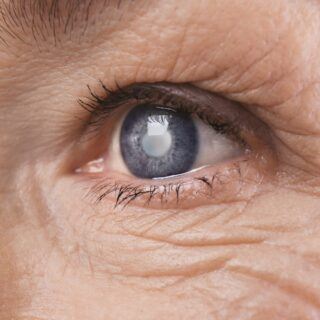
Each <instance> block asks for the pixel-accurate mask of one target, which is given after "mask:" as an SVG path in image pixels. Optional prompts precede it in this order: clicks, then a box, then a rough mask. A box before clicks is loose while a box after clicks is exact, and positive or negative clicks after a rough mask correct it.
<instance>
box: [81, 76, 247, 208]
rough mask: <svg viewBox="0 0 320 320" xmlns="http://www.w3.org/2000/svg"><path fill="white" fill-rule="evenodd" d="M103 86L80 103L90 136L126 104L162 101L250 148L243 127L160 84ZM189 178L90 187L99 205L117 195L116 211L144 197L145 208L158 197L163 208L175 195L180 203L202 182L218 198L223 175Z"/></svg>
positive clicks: (101, 183)
mask: <svg viewBox="0 0 320 320" xmlns="http://www.w3.org/2000/svg"><path fill="white" fill-rule="evenodd" d="M100 86H101V89H102V92H103V94H102V95H99V94H97V93H95V92H94V91H93V90H92V89H91V88H90V86H88V90H89V96H88V97H87V98H85V99H80V100H79V101H78V102H79V104H80V106H81V107H82V108H84V109H85V110H86V111H88V112H89V114H90V119H89V120H88V121H87V122H86V123H85V127H86V128H88V134H89V135H91V134H93V133H95V134H97V133H99V132H100V128H101V127H102V126H103V124H104V123H105V121H106V120H107V119H108V118H109V117H110V116H111V115H112V114H113V113H114V112H115V111H116V110H117V109H119V108H120V107H122V106H123V105H125V104H128V103H129V104H130V105H131V106H132V105H137V104H139V103H142V102H146V101H147V102H149V103H152V102H157V103H159V102H160V103H162V104H163V105H165V106H168V107H169V108H172V109H173V110H175V111H176V112H184V113H188V114H190V115H193V116H194V115H196V116H197V117H198V118H200V119H201V120H202V121H203V122H205V123H206V124H208V125H209V126H211V127H212V128H213V129H214V130H216V131H217V132H220V133H222V134H225V135H228V136H229V137H231V138H232V139H236V141H237V142H238V143H239V144H242V145H243V146H246V147H248V146H247V143H246V142H245V141H244V139H242V137H241V135H240V133H239V128H238V127H237V126H236V125H234V124H233V123H230V121H229V123H227V122H226V120H224V119H222V118H221V117H218V116H217V115H212V116H209V115H208V112H206V111H203V110H201V108H200V106H198V105H197V104H195V103H193V102H192V103H190V102H188V101H187V100H186V99H182V98H181V97H175V96H174V95H171V94H170V93H167V92H163V91H161V90H159V89H158V88H156V87H155V86H156V85H150V84H144V83H141V84H136V85H133V86H130V87H126V88H121V87H119V86H118V88H117V90H116V91H112V90H109V89H108V88H107V86H106V85H105V84H104V83H103V82H102V81H100ZM243 161H246V160H243ZM233 170H236V172H237V173H238V174H239V176H241V172H240V169H239V167H234V168H233ZM185 175H186V174H183V175H181V177H182V180H184V181H176V182H168V183H162V182H163V181H165V180H169V179H168V178H164V179H160V180H158V181H157V182H159V181H160V182H161V183H160V184H158V183H154V184H150V185H146V184H137V185H134V184H132V183H123V182H115V181H112V179H108V178H107V179H106V178H104V179H101V178H100V179H99V178H97V177H95V178H94V180H98V181H97V182H96V183H95V185H94V186H93V187H92V188H90V192H89V193H88V195H89V196H90V198H91V195H92V194H93V195H94V202H95V203H99V202H101V201H103V200H104V199H105V198H106V197H107V196H109V195H110V194H113V195H114V196H115V205H114V207H115V208H118V207H122V208H125V207H127V206H128V205H129V204H130V203H132V202H133V201H136V200H138V199H140V198H142V199H145V201H144V204H145V205H149V204H150V203H151V202H152V200H153V199H154V198H159V200H160V202H161V205H164V204H166V203H167V202H168V199H171V198H172V196H173V197H174V202H175V203H176V204H179V202H180V196H181V194H182V193H183V191H184V188H185V187H188V186H190V185H198V187H199V183H200V184H201V185H202V188H199V189H201V190H202V189H203V187H204V188H205V190H206V191H205V192H204V191H202V194H201V195H202V196H205V197H214V196H213V192H212V191H213V188H214V185H215V183H216V182H217V181H219V179H220V178H219V173H215V174H211V175H200V176H198V175H195V176H194V177H191V178H188V180H186V179H183V178H185ZM101 180H102V181H101ZM198 193H200V191H197V192H196V194H198Z"/></svg>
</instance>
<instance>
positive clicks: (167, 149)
mask: <svg viewBox="0 0 320 320" xmlns="http://www.w3.org/2000/svg"><path fill="white" fill-rule="evenodd" d="M103 89H104V91H105V93H106V96H105V97H103V96H101V97H100V96H98V95H97V94H95V93H93V92H92V91H90V93H91V99H90V100H88V101H81V105H82V106H83V107H85V109H86V110H90V112H91V116H90V117H91V118H90V121H89V123H88V132H91V134H92V132H94V135H93V139H90V143H89V145H87V146H86V147H85V149H87V151H88V152H87V153H88V154H89V156H88V159H87V161H86V162H85V163H84V165H81V166H80V167H78V168H77V170H76V172H77V174H80V175H87V176H90V178H92V179H94V180H95V181H97V180H99V183H98V184H96V185H94V187H93V189H94V190H95V191H94V192H95V193H97V194H98V199H99V200H102V199H104V198H106V197H107V196H109V195H111V194H115V195H116V201H117V203H118V202H120V203H124V204H128V203H129V202H132V201H133V200H136V199H137V198H139V197H141V198H144V200H145V201H147V202H148V204H150V202H151V200H153V201H155V200H156V198H158V201H161V202H163V200H164V194H165V197H167V199H166V200H165V202H170V201H169V200H168V199H169V198H168V196H169V195H170V193H172V194H175V196H176V197H181V194H182V191H183V190H187V191H188V192H189V194H190V192H191V194H192V198H193V200H195V199H196V198H197V195H198V196H199V192H200V191H201V190H202V191H203V187H205V188H207V189H211V191H210V193H212V192H213V189H215V190H214V191H215V193H216V195H218V194H219V192H220V193H221V192H222V191H226V192H227V193H228V192H230V191H232V192H235V190H234V189H233V188H234V185H233V183H235V182H236V183H239V185H240V184H242V183H243V181H240V180H243V178H245V179H247V178H248V177H247V176H243V175H242V174H241V166H246V167H247V168H246V175H248V173H250V175H251V176H250V179H252V173H251V171H250V170H249V169H253V168H252V167H253V166H252V165H253V163H255V164H257V163H258V162H260V160H261V159H262V158H263V159H264V161H262V160H261V162H264V163H265V159H266V157H268V156H269V155H270V152H267V150H269V149H270V146H269V144H268V141H267V140H268V134H267V130H266V128H265V126H264V125H263V124H262V123H261V122H260V121H259V120H258V119H256V118H255V117H254V116H252V115H251V114H249V112H247V111H245V110H244V109H243V108H242V107H241V106H240V105H238V104H236V103H234V102H232V101H230V100H228V99H225V98H222V97H218V96H216V95H214V94H211V93H208V92H205V91H202V90H200V89H197V88H194V87H193V86H191V85H171V84H163V83H160V84H136V85H132V86H129V87H127V88H124V89H119V90H117V91H115V92H111V91H109V90H107V88H106V87H105V86H103ZM87 134H88V133H86V134H85V135H87ZM90 154H92V156H90ZM258 155H261V158H259V157H258ZM249 160H250V161H249ZM248 163H249V165H248ZM268 163H270V162H268ZM248 166H249V167H248ZM254 171H255V173H256V172H257V170H256V168H254ZM257 177H258V175H256V178H257ZM223 180H225V181H224V182H223ZM219 181H220V182H219ZM225 182H227V183H229V186H228V190H227V189H226V186H223V187H222V185H223V184H225ZM199 183H201V184H202V186H201V187H200V186H199ZM219 183H220V186H219ZM200 189H201V190H200ZM224 189H226V190H224ZM202 191H201V192H202ZM208 191H209V190H206V192H205V193H203V194H201V196H199V197H198V198H201V197H203V195H204V194H205V196H206V197H207V198H208V194H209V193H208ZM185 195H187V194H185ZM190 199H191V198H190ZM190 199H188V201H189V200H190ZM176 200H179V199H176Z"/></svg>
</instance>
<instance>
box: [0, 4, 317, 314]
mask: <svg viewBox="0 0 320 320" xmlns="http://www.w3.org/2000/svg"><path fill="white" fill-rule="evenodd" d="M46 2H48V3H46ZM37 3H40V1H35V0H24V1H18V0H15V1H12V0H8V1H6V0H1V2H0V6H1V14H0V40H1V41H0V45H1V50H0V122H1V125H0V176H1V179H0V217H1V220H0V319H3V320H9V319H10V320H11V319H14V320H31V319H32V320H40V319H41V320H44V319H45V320H49V319H50V320H56V319H59V320H61V319H66V320H71V319H77V320H86V319H96V320H104V319H108V320H109V319H111V320H112V319H117V320H118V319H125V320H131V319H132V320H137V319H138V320H140V319H141V320H143V319H146V320H150V319H157V320H159V319H238V320H239V319H241V320H247V319H259V320H260V319H266V320H269V319H274V320H277V319H279V320H280V319H281V320H283V319H290V320H291V319H297V320H302V319H318V318H319V317H320V258H319V257H320V246H319V243H320V194H319V187H320V139H319V134H320V121H319V120H320V108H319V107H320V105H319V101H320V99H319V92H320V91H319V88H318V81H319V78H320V65H319V64H320V60H319V59H318V56H319V55H320V43H319V39H320V37H319V32H320V31H319V30H320V6H319V2H318V1H313V0H299V1H289V0H271V1H264V0H254V1H245V0H230V1H226V0H201V1H199V0H174V1H170V0H161V1H158V0H137V1H129V0H123V1H121V2H118V1H112V0H109V1H100V0H96V1H88V0H84V1H73V0H72V1H63V0H61V1H58V0H55V1H43V2H41V3H43V5H40V4H38V5H37ZM99 80H101V81H103V83H104V84H105V86H107V88H108V89H110V90H117V88H118V87H119V86H121V87H125V86H128V85H132V84H136V83H160V82H166V83H173V84H177V85H179V84H182V83H189V84H192V85H193V86H195V87H197V88H200V89H203V90H206V91H209V92H212V93H216V94H219V96H221V97H223V98H225V99H230V100H232V101H234V102H236V103H239V104H241V106H242V108H243V110H244V112H247V111H249V112H250V114H252V115H253V116H254V117H256V118H257V121H261V123H264V124H265V126H266V128H267V134H266V135H267V136H268V138H267V139H266V140H268V143H269V141H270V144H269V146H268V148H266V149H264V148H261V150H260V149H259V148H258V147H257V148H258V149H259V152H257V154H258V156H257V157H256V158H254V159H253V160H252V161H249V162H248V163H247V164H246V165H245V166H244V167H241V168H240V169H239V170H238V171H239V172H240V174H239V175H238V178H233V179H238V180H236V181H234V180H232V181H231V180H226V181H227V182H226V183H224V184H220V185H214V186H213V188H212V192H213V193H216V194H218V196H217V197H216V198H215V201H211V200H210V201H209V202H208V203H205V205H203V204H204V202H203V201H202V200H201V201H200V202H201V203H198V202H196V203H192V205H190V206H183V205H181V206H164V207H163V206H161V205H152V206H140V205H134V204H131V205H128V206H127V207H123V208H120V209H119V208H115V206H114V197H110V198H108V199H104V200H103V201H101V202H99V203H97V202H95V201H91V200H90V199H89V198H90V196H89V197H88V196H87V195H88V192H89V191H88V190H90V189H91V187H92V185H93V183H92V181H91V180H90V179H88V178H86V177H84V176H82V175H76V174H75V173H74V170H73V169H74V164H75V163H76V164H82V165H84V164H85V163H86V162H88V161H90V160H94V159H95V156H96V155H97V154H95V151H94V148H93V147H92V148H91V147H90V148H89V147H87V146H88V144H92V145H97V143H98V142H97V139H96V140H95V139H93V140H89V142H88V141H87V140H86V139H82V137H83V132H84V131H85V130H84V123H87V122H88V118H89V116H90V115H89V114H88V112H87V111H86V110H84V109H83V108H81V107H80V106H79V103H78V100H79V99H81V98H83V97H86V96H88V89H87V86H88V85H89V86H90V87H91V88H94V90H95V91H99V90H100V91H101V86H99ZM108 125H109V122H108V120H106V124H105V126H108ZM254 133H255V132H253V134H254ZM257 145H260V144H257ZM106 148H107V146H106ZM83 162H84V163H83ZM220 166H221V168H222V169H221V170H222V171H223V170H225V168H224V167H222V166H223V165H222V164H220ZM211 170H212V169H211ZM238 171H237V172H238ZM223 172H224V171H223ZM239 176H240V177H239ZM187 178H188V176H187V175H186V176H185V179H187ZM239 179H240V180H239ZM222 180H223V179H222ZM230 181H231V182H230ZM215 188H216V189H215ZM236 188H237V189H236ZM230 190H231V191H234V190H236V192H231V191H230Z"/></svg>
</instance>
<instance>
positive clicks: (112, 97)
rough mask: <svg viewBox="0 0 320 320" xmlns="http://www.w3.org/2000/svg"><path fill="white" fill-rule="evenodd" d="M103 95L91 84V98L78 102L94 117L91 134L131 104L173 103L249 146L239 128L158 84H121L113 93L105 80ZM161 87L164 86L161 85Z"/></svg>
mask: <svg viewBox="0 0 320 320" xmlns="http://www.w3.org/2000/svg"><path fill="white" fill-rule="evenodd" d="M99 83H100V87H101V88H102V91H103V94H97V93H95V92H94V91H93V90H92V89H91V87H90V86H89V85H88V86H87V88H88V91H89V96H88V97H86V98H85V99H79V100H78V103H79V104H80V106H81V107H82V108H84V109H85V110H86V111H88V112H89V113H90V114H91V118H90V120H89V123H88V125H89V126H90V127H91V130H90V131H91V132H92V131H95V129H97V128H99V124H100V123H101V122H103V120H104V119H105V118H108V117H109V116H110V115H111V114H112V113H113V112H114V111H115V110H117V109H118V108H120V107H121V106H123V105H124V104H125V103H127V102H129V101H135V102H136V103H138V102H142V101H144V102H148V103H151V102H159V100H161V102H162V103H163V104H164V105H165V104H172V105H173V109H175V110H177V111H182V112H185V113H188V114H196V115H197V116H198V117H199V118H200V119H201V120H202V121H203V122H204V123H206V124H208V125H209V126H211V127H212V128H213V129H214V130H215V131H216V132H219V133H221V134H229V135H230V136H231V137H232V138H235V139H236V140H237V142H238V143H241V144H242V145H243V146H246V143H245V141H244V140H243V139H241V137H240V135H239V132H238V126H234V125H233V124H232V123H230V122H227V121H223V120H222V119H219V120H218V119H214V120H212V117H210V116H208V112H199V110H198V109H199V106H198V105H196V104H194V103H189V104H188V105H187V106H186V104H187V101H186V100H184V101H183V102H182V101H179V99H178V98H177V97H176V99H175V98H174V97H173V96H172V95H170V94H169V93H167V92H163V91H161V90H156V86H157V84H152V85H151V84H148V83H138V84H134V85H132V86H128V87H125V88H122V87H121V86H119V85H118V84H117V89H116V90H110V89H109V88H108V87H107V86H106V85H105V84H104V83H103V82H102V81H101V80H100V81H99ZM160 84H161V83H160Z"/></svg>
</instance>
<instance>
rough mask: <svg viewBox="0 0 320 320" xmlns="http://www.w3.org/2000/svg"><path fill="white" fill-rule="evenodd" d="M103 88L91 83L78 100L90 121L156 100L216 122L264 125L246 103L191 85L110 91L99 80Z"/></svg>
mask: <svg viewBox="0 0 320 320" xmlns="http://www.w3.org/2000/svg"><path fill="white" fill-rule="evenodd" d="M101 89H102V93H101V94H97V93H96V92H95V91H94V90H92V89H91V87H90V86H88V90H89V96H88V97H86V98H84V99H79V100H78V103H79V105H80V106H81V107H82V108H84V109H85V110H86V111H88V112H89V113H90V115H91V121H92V122H94V123H95V124H97V120H103V119H105V118H106V117H108V116H109V115H110V114H112V113H113V112H114V111H115V110H116V109H118V108H120V107H123V106H125V105H127V106H129V107H130V105H131V106H132V104H134V103H139V102H141V103H142V102H147V103H154V102H157V103H161V104H163V105H164V106H168V107H170V106H171V107H175V106H177V105H178V104H179V109H180V110H181V109H184V110H185V111H187V112H189V113H191V112H194V111H197V112H198V113H200V111H201V112H202V113H204V114H205V113H207V114H211V115H214V118H215V121H216V122H217V123H225V122H227V123H229V124H234V126H237V125H240V124H242V125H245V124H247V126H248V127H249V128H250V129H254V128H255V127H257V126H260V127H261V125H262V126H263V124H262V123H261V122H260V121H258V119H257V117H256V116H254V115H252V114H251V113H250V112H249V111H248V110H246V109H245V108H244V106H243V105H240V104H239V103H237V102H235V101H232V100H230V99H228V98H224V97H221V96H219V95H217V94H214V93H212V92H208V91H205V90H203V89H199V88H197V87H195V86H193V85H191V84H171V83H164V82H161V83H152V84H151V83H136V84H133V85H129V86H127V87H124V88H121V87H120V86H118V87H117V89H116V90H110V89H109V88H107V86H105V85H104V84H103V82H102V81H100V92H101ZM173 101H174V104H176V105H174V104H173ZM219 119H220V120H219ZM89 122H90V121H89ZM257 122H258V123H257Z"/></svg>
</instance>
